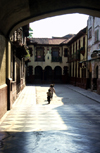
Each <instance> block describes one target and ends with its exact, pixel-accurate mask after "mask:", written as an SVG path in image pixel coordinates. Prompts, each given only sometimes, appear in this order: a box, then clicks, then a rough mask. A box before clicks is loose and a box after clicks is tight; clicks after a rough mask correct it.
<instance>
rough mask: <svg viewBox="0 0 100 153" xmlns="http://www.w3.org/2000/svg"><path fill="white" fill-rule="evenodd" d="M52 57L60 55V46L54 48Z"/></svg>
mask: <svg viewBox="0 0 100 153" xmlns="http://www.w3.org/2000/svg"><path fill="white" fill-rule="evenodd" d="M52 57H59V48H52Z"/></svg>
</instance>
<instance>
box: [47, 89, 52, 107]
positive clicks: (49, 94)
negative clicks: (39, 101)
mask: <svg viewBox="0 0 100 153" xmlns="http://www.w3.org/2000/svg"><path fill="white" fill-rule="evenodd" d="M51 95H52V94H51V90H50V89H48V92H47V101H48V104H50V98H51Z"/></svg>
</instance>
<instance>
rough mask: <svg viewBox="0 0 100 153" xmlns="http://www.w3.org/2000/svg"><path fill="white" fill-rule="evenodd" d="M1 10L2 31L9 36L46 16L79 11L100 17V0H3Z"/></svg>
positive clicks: (0, 3)
mask: <svg viewBox="0 0 100 153" xmlns="http://www.w3.org/2000/svg"><path fill="white" fill-rule="evenodd" d="M0 11H1V13H0V32H1V34H3V35H5V36H8V35H9V34H11V33H12V32H14V31H15V30H16V29H18V28H19V27H22V26H24V25H27V24H28V23H30V22H34V21H36V20H40V19H43V18H46V17H51V16H56V15H61V14H69V13H77V12H78V13H82V14H89V15H92V16H97V17H100V1H98V0H95V1H84V0H81V1H79V0H76V1H73V0H58V1H56V0H50V1H47V0H42V1H41V0H36V1H32V0H24V1H20V0H17V1H13V0H10V1H6V0H1V1H0Z"/></svg>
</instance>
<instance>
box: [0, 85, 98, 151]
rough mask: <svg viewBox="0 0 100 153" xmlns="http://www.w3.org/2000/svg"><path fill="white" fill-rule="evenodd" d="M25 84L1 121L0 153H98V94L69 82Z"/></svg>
mask: <svg viewBox="0 0 100 153" xmlns="http://www.w3.org/2000/svg"><path fill="white" fill-rule="evenodd" d="M48 88H49V85H36V86H34V85H33V86H32V85H31V86H30V85H29V86H26V87H25V88H24V90H23V91H22V93H21V94H20V95H19V97H18V99H17V100H16V102H15V103H14V105H13V108H12V109H11V110H10V111H8V112H7V113H6V114H5V115H4V117H3V118H2V119H1V120H0V153H100V102H99V100H100V96H99V95H97V94H95V93H93V92H90V91H87V90H84V89H81V88H78V87H77V88H75V87H74V86H71V85H62V84H60V85H55V90H56V94H54V97H53V99H52V101H51V103H50V104H48V103H47V95H46V92H47V91H48Z"/></svg>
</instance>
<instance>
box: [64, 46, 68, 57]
mask: <svg viewBox="0 0 100 153" xmlns="http://www.w3.org/2000/svg"><path fill="white" fill-rule="evenodd" d="M64 57H68V49H67V48H65V49H64Z"/></svg>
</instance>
